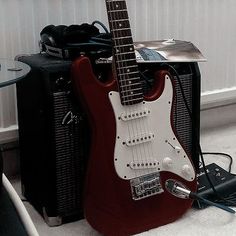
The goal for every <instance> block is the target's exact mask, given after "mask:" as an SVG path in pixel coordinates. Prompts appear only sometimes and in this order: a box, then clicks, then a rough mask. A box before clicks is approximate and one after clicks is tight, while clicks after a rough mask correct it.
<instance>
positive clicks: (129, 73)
mask: <svg viewBox="0 0 236 236" xmlns="http://www.w3.org/2000/svg"><path fill="white" fill-rule="evenodd" d="M134 74H139V71H134V72H128V73H123V74H118V75H119V76H123V75H134ZM132 79H133V78H132Z"/></svg>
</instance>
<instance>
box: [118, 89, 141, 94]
mask: <svg viewBox="0 0 236 236" xmlns="http://www.w3.org/2000/svg"><path fill="white" fill-rule="evenodd" d="M142 89H143V88H132V89H131V90H126V91H121V93H122V94H123V93H129V92H133V91H142Z"/></svg>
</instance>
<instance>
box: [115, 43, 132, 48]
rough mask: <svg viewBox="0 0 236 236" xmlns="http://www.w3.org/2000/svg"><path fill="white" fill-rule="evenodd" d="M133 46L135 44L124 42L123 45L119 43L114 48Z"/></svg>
mask: <svg viewBox="0 0 236 236" xmlns="http://www.w3.org/2000/svg"><path fill="white" fill-rule="evenodd" d="M131 46H134V45H133V44H123V45H117V46H114V48H119V47H120V48H124V47H131Z"/></svg>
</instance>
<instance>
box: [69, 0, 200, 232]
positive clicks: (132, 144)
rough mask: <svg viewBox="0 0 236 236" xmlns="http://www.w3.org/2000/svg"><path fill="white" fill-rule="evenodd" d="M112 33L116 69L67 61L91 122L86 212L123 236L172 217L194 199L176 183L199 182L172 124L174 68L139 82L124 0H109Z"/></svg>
mask: <svg viewBox="0 0 236 236" xmlns="http://www.w3.org/2000/svg"><path fill="white" fill-rule="evenodd" d="M106 6H107V12H108V19H109V24H110V30H111V33H112V38H113V51H114V52H113V65H114V66H113V67H114V69H113V76H111V77H110V79H109V80H108V81H107V82H105V83H102V82H100V81H98V79H97V78H96V76H95V75H94V73H93V70H92V66H91V64H90V61H89V59H88V58H87V57H80V58H78V59H77V60H75V61H74V63H73V66H72V81H73V84H74V87H75V89H76V92H77V94H78V96H79V98H80V101H81V102H82V103H83V105H84V108H85V109H86V111H87V113H88V117H89V121H90V125H91V133H92V140H91V152H90V159H89V163H88V169H87V178H86V183H85V193H84V197H85V198H84V212H85V217H86V219H87V220H88V222H89V223H90V224H91V226H92V227H94V229H96V230H98V231H99V232H101V233H102V234H103V235H109V236H112V235H114V236H115V235H116V236H125V235H132V234H136V233H140V232H143V231H145V230H148V229H151V228H155V227H158V226H161V225H164V224H167V223H170V222H173V221H174V220H176V219H177V218H179V217H180V216H181V215H183V214H184V213H185V212H186V211H187V209H189V208H190V207H191V204H192V201H191V200H189V199H186V196H185V195H182V194H181V193H178V192H177V191H175V186H176V185H179V186H182V187H183V188H186V189H189V190H191V191H193V190H195V189H196V176H195V171H194V168H193V165H192V163H191V161H190V158H189V156H188V155H187V153H186V151H185V150H184V148H183V146H182V145H181V143H180V141H179V140H178V137H177V135H176V132H175V129H174V127H173V124H172V104H173V99H174V98H173V85H172V81H171V75H170V74H169V73H168V72H167V71H165V70H160V71H157V72H156V76H155V85H154V87H153V89H152V90H151V91H150V92H149V93H148V94H147V95H144V94H143V88H142V83H141V78H140V75H139V70H138V66H137V62H136V56H135V51H134V46H133V40H132V35H131V30H130V23H129V19H128V13H127V7H126V2H125V1H124V0H119V1H118V0H106Z"/></svg>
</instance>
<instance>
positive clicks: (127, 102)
mask: <svg viewBox="0 0 236 236" xmlns="http://www.w3.org/2000/svg"><path fill="white" fill-rule="evenodd" d="M142 101H143V97H142V98H135V99H129V100H128V101H122V103H123V105H133V104H135V103H139V102H142Z"/></svg>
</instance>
